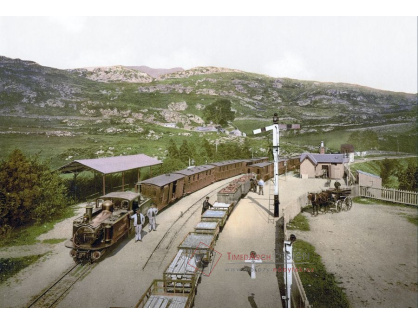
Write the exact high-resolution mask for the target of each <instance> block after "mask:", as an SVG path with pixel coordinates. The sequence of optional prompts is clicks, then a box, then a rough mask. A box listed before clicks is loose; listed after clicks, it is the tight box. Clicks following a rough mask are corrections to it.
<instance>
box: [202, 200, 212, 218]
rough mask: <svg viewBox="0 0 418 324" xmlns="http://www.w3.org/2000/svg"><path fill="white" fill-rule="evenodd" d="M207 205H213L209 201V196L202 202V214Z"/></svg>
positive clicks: (207, 207)
mask: <svg viewBox="0 0 418 324" xmlns="http://www.w3.org/2000/svg"><path fill="white" fill-rule="evenodd" d="M209 207H213V206H212V205H211V204H210V202H209V197H206V199H205V201H204V202H203V207H202V215H203V213H204V212H205V211H207V210H208V209H209Z"/></svg>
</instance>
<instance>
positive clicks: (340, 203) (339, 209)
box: [336, 200, 343, 213]
mask: <svg viewBox="0 0 418 324" xmlns="http://www.w3.org/2000/svg"><path fill="white" fill-rule="evenodd" d="M336 209H337V213H339V212H340V211H341V210H342V209H343V202H342V201H341V200H338V201H337V208H336Z"/></svg>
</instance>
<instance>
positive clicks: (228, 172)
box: [210, 160, 245, 181]
mask: <svg viewBox="0 0 418 324" xmlns="http://www.w3.org/2000/svg"><path fill="white" fill-rule="evenodd" d="M210 164H211V165H213V166H215V181H219V180H224V179H228V178H231V177H235V176H237V175H239V174H241V173H243V172H244V171H243V166H244V164H245V162H244V160H231V161H224V162H214V163H210Z"/></svg>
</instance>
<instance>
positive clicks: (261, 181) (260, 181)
mask: <svg viewBox="0 0 418 324" xmlns="http://www.w3.org/2000/svg"><path fill="white" fill-rule="evenodd" d="M263 189H264V181H263V179H260V180H259V181H258V194H259V195H264V190H263Z"/></svg>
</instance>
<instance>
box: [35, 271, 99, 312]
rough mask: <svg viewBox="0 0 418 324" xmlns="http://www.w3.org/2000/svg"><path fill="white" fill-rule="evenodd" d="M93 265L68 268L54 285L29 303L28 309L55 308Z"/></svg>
mask: <svg viewBox="0 0 418 324" xmlns="http://www.w3.org/2000/svg"><path fill="white" fill-rule="evenodd" d="M93 267H94V264H76V265H74V266H72V267H70V268H69V269H68V270H67V271H66V272H65V273H64V275H62V276H61V277H60V278H59V279H58V280H57V281H56V282H55V283H53V284H52V285H51V286H50V287H49V288H47V289H46V290H45V291H44V292H43V293H41V294H40V295H39V296H38V297H36V298H35V299H34V300H33V301H32V302H30V303H29V305H28V308H53V307H55V306H56V305H57V304H58V303H59V302H60V301H61V300H62V299H63V298H64V297H65V296H66V295H67V294H68V292H69V290H70V289H71V288H72V286H74V284H75V283H76V282H77V281H78V280H80V279H81V278H82V277H83V276H84V275H85V274H87V272H88V271H89V270H91V269H92V268H93Z"/></svg>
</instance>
